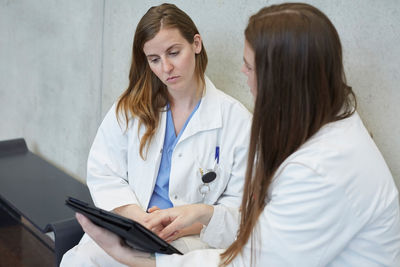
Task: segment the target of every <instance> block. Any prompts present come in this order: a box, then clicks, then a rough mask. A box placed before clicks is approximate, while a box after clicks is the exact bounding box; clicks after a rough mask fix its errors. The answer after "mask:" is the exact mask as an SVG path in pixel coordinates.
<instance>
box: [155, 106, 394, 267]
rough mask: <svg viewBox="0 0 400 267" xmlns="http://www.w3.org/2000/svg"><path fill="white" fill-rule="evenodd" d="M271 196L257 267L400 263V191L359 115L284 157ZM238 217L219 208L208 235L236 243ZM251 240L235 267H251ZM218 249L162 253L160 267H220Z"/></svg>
mask: <svg viewBox="0 0 400 267" xmlns="http://www.w3.org/2000/svg"><path fill="white" fill-rule="evenodd" d="M268 194H269V195H268V199H269V200H267V205H266V207H265V209H264V211H263V212H262V214H261V215H260V218H259V220H258V224H257V230H256V237H257V238H256V239H255V244H256V245H255V249H254V250H253V251H255V252H256V254H255V255H256V261H255V264H254V266H263V267H264V266H274V267H280V266H285V267H286V266H307V267H312V266H357V267H358V266H363V267H369V266H393V267H399V266H400V215H399V214H400V212H399V198H398V191H397V189H396V186H395V184H394V182H393V178H392V176H391V174H390V171H389V169H388V167H387V165H386V163H385V161H384V159H383V158H382V156H381V154H380V152H379V151H378V149H377V147H376V146H375V144H374V142H373V141H372V139H371V137H370V136H369V134H368V132H367V131H366V129H365V128H364V126H363V124H362V122H361V120H360V118H359V116H358V114H354V115H353V116H351V117H350V118H347V119H345V120H341V121H338V122H333V123H330V124H328V125H326V126H324V127H323V128H322V129H321V130H320V131H319V132H318V133H316V134H315V135H314V136H313V137H312V138H311V139H310V140H308V141H307V142H306V143H305V144H304V145H303V146H302V147H301V148H300V149H299V150H297V151H296V152H295V153H293V154H292V155H291V156H290V157H289V158H288V159H286V160H285V162H284V163H283V164H282V165H281V166H280V168H279V170H278V171H277V174H276V176H275V177H274V180H273V183H272V185H271V187H270V190H269V193H268ZM238 215H239V214H238V210H237V209H236V210H235V209H232V210H230V211H229V210H228V209H220V208H219V207H216V208H215V209H214V215H213V217H212V218H211V221H210V223H209V225H208V226H207V228H206V229H205V231H204V232H203V236H202V237H203V240H213V242H214V243H213V245H214V246H218V244H219V243H223V244H227V243H229V242H232V241H233V239H234V237H235V233H236V229H237V228H236V229H235V228H234V227H232V225H233V223H234V222H237V221H238ZM228 221H230V222H231V223H228ZM225 225H230V227H229V228H225ZM250 244H251V242H248V243H247V245H246V246H245V247H244V249H243V253H242V254H240V255H239V256H237V257H236V258H235V259H234V261H233V263H232V264H231V266H250V256H251V253H252V250H251V247H250ZM221 252H223V250H220V249H219V250H216V249H213V250H196V251H192V252H190V253H188V254H186V255H184V256H178V255H171V256H167V255H157V258H156V259H157V266H191V267H195V266H201V267H203V266H217V265H218V263H219V254H220V253H221Z"/></svg>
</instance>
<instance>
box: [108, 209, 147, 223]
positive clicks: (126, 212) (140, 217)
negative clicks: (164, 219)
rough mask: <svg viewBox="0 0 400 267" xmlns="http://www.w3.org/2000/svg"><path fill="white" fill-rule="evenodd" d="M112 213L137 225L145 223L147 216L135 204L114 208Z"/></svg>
mask: <svg viewBox="0 0 400 267" xmlns="http://www.w3.org/2000/svg"><path fill="white" fill-rule="evenodd" d="M113 212H115V213H116V214H118V215H121V216H124V217H126V218H129V219H132V220H134V221H137V222H138V223H140V224H143V225H144V224H145V223H146V220H147V218H148V215H149V214H148V213H146V212H145V211H143V210H142V209H141V208H140V207H139V206H138V205H136V204H129V205H125V206H121V207H118V208H115V209H113Z"/></svg>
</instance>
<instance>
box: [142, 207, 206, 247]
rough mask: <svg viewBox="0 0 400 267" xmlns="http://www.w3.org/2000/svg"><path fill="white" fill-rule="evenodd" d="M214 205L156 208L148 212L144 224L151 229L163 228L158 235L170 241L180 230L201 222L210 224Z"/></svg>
mask: <svg viewBox="0 0 400 267" xmlns="http://www.w3.org/2000/svg"><path fill="white" fill-rule="evenodd" d="M213 213H214V207H213V206H211V205H206V204H192V205H184V206H179V207H175V208H170V209H165V210H155V211H153V212H152V213H150V214H148V216H147V218H146V219H145V222H144V225H145V226H146V227H147V228H149V229H162V230H161V231H159V233H158V235H159V236H160V237H161V238H163V239H165V240H167V241H169V240H174V239H175V237H176V236H179V234H180V231H182V230H184V229H185V228H187V227H189V226H191V225H193V224H194V223H201V224H202V225H208V223H209V221H210V219H211V217H212V215H213Z"/></svg>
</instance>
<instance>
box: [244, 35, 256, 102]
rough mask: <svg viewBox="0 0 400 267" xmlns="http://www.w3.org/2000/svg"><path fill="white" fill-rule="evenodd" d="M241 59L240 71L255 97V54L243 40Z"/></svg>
mask: <svg viewBox="0 0 400 267" xmlns="http://www.w3.org/2000/svg"><path fill="white" fill-rule="evenodd" d="M243 61H244V62H243V66H242V72H243V73H244V74H245V75H246V76H247V85H248V86H249V88H250V92H251V94H252V95H253V97H254V99H256V96H257V79H256V72H255V54H254V50H253V49H252V48H251V46H250V44H249V43H248V42H247V41H245V42H244V51H243Z"/></svg>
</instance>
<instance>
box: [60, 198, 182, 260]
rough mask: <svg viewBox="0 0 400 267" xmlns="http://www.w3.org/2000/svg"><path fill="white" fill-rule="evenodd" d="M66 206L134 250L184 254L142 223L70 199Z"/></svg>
mask: <svg viewBox="0 0 400 267" xmlns="http://www.w3.org/2000/svg"><path fill="white" fill-rule="evenodd" d="M65 204H66V205H67V206H68V207H70V208H72V209H73V210H75V211H76V212H79V213H81V214H83V215H85V216H86V217H87V218H88V219H90V220H91V221H92V222H93V223H95V224H97V225H99V226H101V227H103V228H105V229H107V230H109V231H111V232H113V233H115V234H117V235H119V236H120V237H121V238H122V239H124V240H125V242H126V244H128V245H129V246H131V247H132V248H134V249H137V250H140V251H144V252H150V253H162V254H174V253H176V254H180V255H182V253H181V252H180V251H179V250H177V249H176V248H175V247H173V246H172V245H170V244H169V243H167V242H166V241H165V240H163V239H161V238H160V237H158V236H157V235H156V234H155V233H153V232H152V231H150V230H149V229H147V228H146V227H144V226H143V225H141V224H140V223H138V222H136V221H133V220H131V219H128V218H126V217H123V216H120V215H118V214H115V213H112V212H109V211H106V210H103V209H99V208H97V207H95V206H92V205H89V204H88V203H85V202H83V201H81V200H78V199H75V198H72V197H69V198H68V199H67V200H66V201H65Z"/></svg>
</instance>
